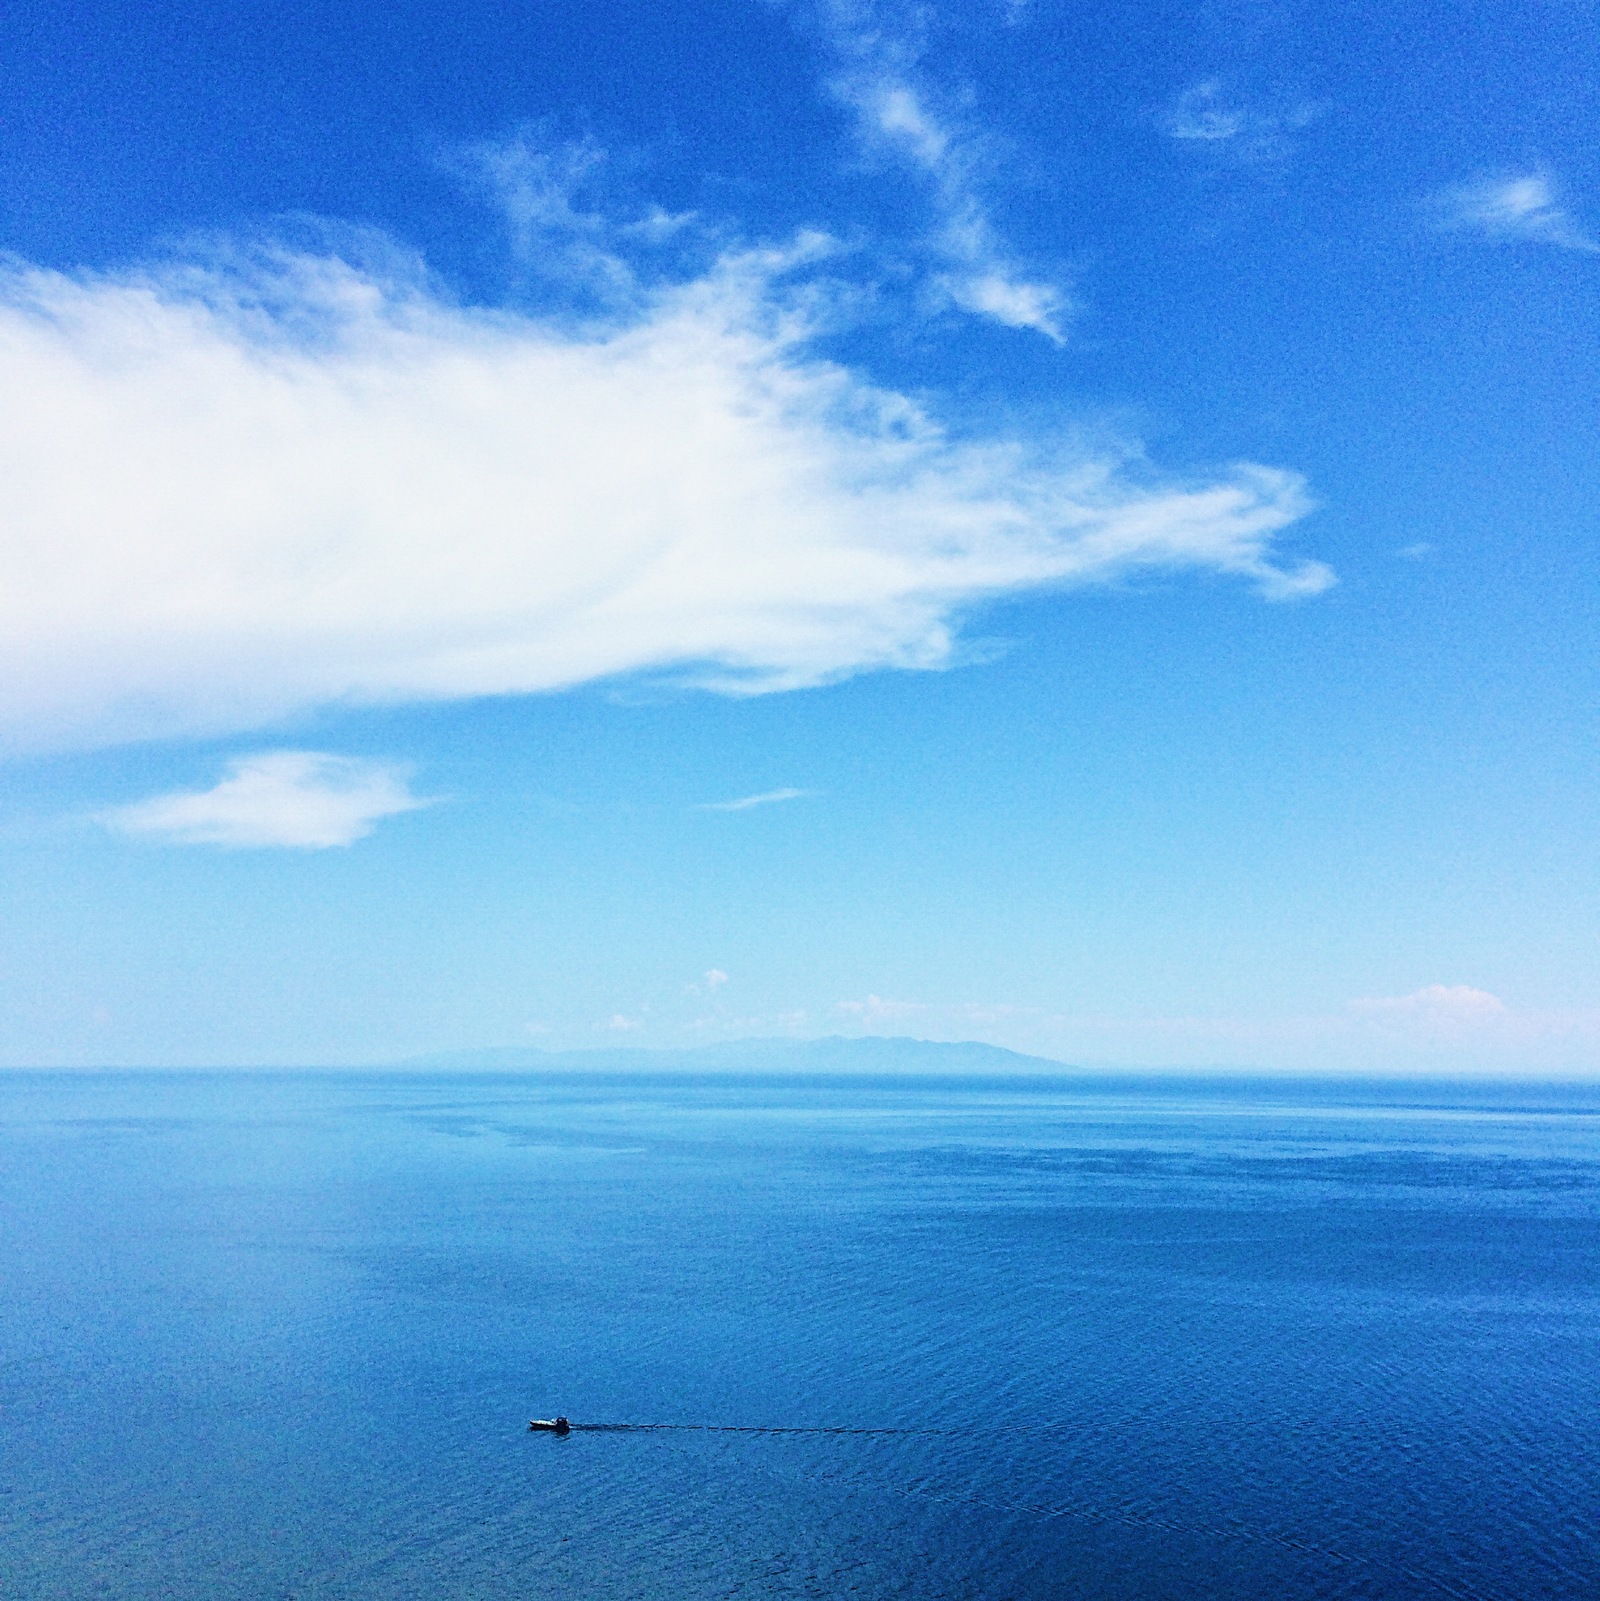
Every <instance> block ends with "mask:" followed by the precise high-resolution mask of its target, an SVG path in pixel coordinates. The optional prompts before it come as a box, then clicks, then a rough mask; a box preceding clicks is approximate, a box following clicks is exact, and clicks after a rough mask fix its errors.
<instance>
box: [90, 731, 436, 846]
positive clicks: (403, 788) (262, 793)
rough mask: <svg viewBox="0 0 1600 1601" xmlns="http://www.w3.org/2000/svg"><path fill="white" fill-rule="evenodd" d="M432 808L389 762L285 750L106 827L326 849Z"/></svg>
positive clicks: (203, 840) (123, 812)
mask: <svg viewBox="0 0 1600 1601" xmlns="http://www.w3.org/2000/svg"><path fill="white" fill-rule="evenodd" d="M428 804H429V802H428V801H426V800H424V799H420V798H419V797H418V796H416V795H413V794H412V793H411V790H410V787H409V784H408V782H407V778H406V774H405V771H404V770H403V769H402V768H399V767H395V766H393V765H391V764H389V763H386V762H374V761H363V760H358V759H356V758H354V757H349V756H330V755H327V754H326V753H324V752H321V751H308V750H278V751H263V752H260V753H258V754H256V755H253V756H241V757H237V758H235V759H234V760H233V761H231V762H229V764H228V768H227V773H226V776H225V777H223V778H222V779H221V780H220V781H219V782H218V783H217V784H215V785H213V786H212V788H210V789H204V790H180V791H177V792H176V793H173V794H168V795H157V796H155V797H153V798H152V799H150V800H145V801H139V802H137V803H136V804H134V805H132V806H121V807H118V808H116V809H115V810H113V811H110V812H106V813H104V814H103V816H102V818H101V821H102V822H104V823H105V824H106V825H107V826H108V827H110V828H112V829H115V830H116V831H117V832H119V833H124V834H142V835H146V836H148V837H151V838H154V839H159V840H164V841H166V842H167V843H169V844H177V845H223V846H233V847H239V848H247V847H267V846H279V847H289V848H292V849H297V850H325V849H328V848H329V847H331V846H338V845H353V844H354V843H355V842H356V841H357V840H358V839H363V838H365V837H366V836H367V835H368V834H370V833H371V832H372V829H373V826H374V825H375V824H376V823H377V822H379V821H380V820H381V819H382V818H385V817H395V816H398V815H399V814H400V813H402V812H411V811H416V810H417V809H418V808H419V807H422V806H426V805H428Z"/></svg>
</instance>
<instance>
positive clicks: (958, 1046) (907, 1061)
mask: <svg viewBox="0 0 1600 1601" xmlns="http://www.w3.org/2000/svg"><path fill="white" fill-rule="evenodd" d="M395 1065H396V1066H399V1067H406V1068H432V1069H435V1070H437V1071H441V1072H450V1071H455V1072H519V1071H520V1072H543V1073H596V1072H598V1073H797V1074H809V1073H819V1074H841V1075H842V1074H862V1075H865V1074H873V1073H885V1074H929V1075H938V1074H947V1075H967V1074H982V1075H985V1076H997V1077H1006V1076H1017V1077H1021V1076H1025V1075H1026V1076H1037V1075H1044V1074H1051V1075H1058V1074H1061V1073H1071V1072H1076V1071H1081V1070H1080V1069H1075V1068H1072V1067H1069V1066H1068V1065H1067V1064H1066V1063H1065V1062H1057V1061H1053V1060H1051V1059H1050V1058H1049V1057H1045V1056H1025V1055H1024V1054H1023V1053H1022V1052H1020V1051H1008V1050H1006V1049H1005V1047H1004V1046H1001V1045H985V1044H983V1043H982V1042H981V1041H978V1040H961V1041H954V1042H952V1041H945V1040H917V1039H910V1038H908V1037H906V1036H905V1035H894V1036H876V1035H872V1036H866V1037H861V1036H845V1035H842V1034H832V1035H829V1036H827V1037H826V1038H824V1039H814V1040H794V1039H751V1040H723V1041H719V1042H718V1043H717V1044H715V1045H699V1046H695V1047H693V1048H692V1049H688V1050H665V1049H650V1048H647V1047H643V1046H600V1047H597V1048H595V1049H592V1050H577V1051H545V1050H540V1049H538V1048H537V1047H536V1046H528V1045H502V1046H490V1047H486V1048H483V1049H479V1050H466V1051H436V1052H432V1053H430V1054H429V1055H426V1056H414V1057H410V1058H408V1059H407V1060H405V1061H403V1062H399V1063H397V1064H395Z"/></svg>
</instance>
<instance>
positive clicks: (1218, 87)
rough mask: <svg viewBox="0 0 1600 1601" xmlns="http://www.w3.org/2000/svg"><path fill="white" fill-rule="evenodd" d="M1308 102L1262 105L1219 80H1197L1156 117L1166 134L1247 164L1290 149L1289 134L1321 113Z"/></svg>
mask: <svg viewBox="0 0 1600 1601" xmlns="http://www.w3.org/2000/svg"><path fill="white" fill-rule="evenodd" d="M1323 109H1324V108H1323V107H1321V106H1318V105H1311V104H1300V105H1291V106H1276V107H1270V108H1269V107H1264V106H1261V105H1259V104H1250V103H1247V102H1246V101H1245V100H1243V99H1241V98H1239V97H1238V96H1236V95H1233V94H1230V93H1229V92H1228V90H1227V89H1225V88H1224V86H1223V85H1222V83H1221V82H1220V81H1218V80H1217V79H1214V78H1213V79H1208V80H1206V81H1205V82H1203V83H1197V84H1195V85H1193V86H1192V87H1191V88H1189V89H1186V90H1184V92H1183V93H1182V94H1181V95H1179V96H1178V97H1177V99H1176V100H1174V101H1173V102H1172V103H1171V104H1170V105H1169V106H1167V107H1166V109H1165V110H1164V111H1162V112H1160V113H1159V114H1158V116H1157V118H1156V121H1157V125H1158V126H1159V127H1160V128H1161V130H1162V132H1164V133H1165V134H1166V135H1167V136H1168V138H1171V139H1177V140H1179V141H1181V142H1183V143H1186V144H1191V145H1194V146H1196V147H1197V148H1203V149H1209V150H1211V151H1213V152H1215V153H1217V154H1218V155H1225V156H1226V157H1227V158H1228V159H1230V160H1233V161H1238V162H1243V163H1246V164H1267V163H1272V164H1275V163H1278V162H1281V161H1282V160H1283V159H1284V158H1286V157H1287V156H1288V155H1289V154H1290V153H1291V151H1292V149H1293V141H1292V139H1291V138H1290V135H1291V134H1293V133H1294V132H1296V131H1298V130H1299V129H1301V128H1305V127H1307V126H1308V125H1309V124H1311V123H1313V122H1315V121H1316V120H1317V118H1318V117H1319V116H1321V115H1322V112H1323Z"/></svg>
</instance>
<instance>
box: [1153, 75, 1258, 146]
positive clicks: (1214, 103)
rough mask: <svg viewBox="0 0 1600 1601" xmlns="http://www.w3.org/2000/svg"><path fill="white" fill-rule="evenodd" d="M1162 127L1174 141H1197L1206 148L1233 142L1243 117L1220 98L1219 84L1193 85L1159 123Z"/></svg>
mask: <svg viewBox="0 0 1600 1601" xmlns="http://www.w3.org/2000/svg"><path fill="white" fill-rule="evenodd" d="M1162 126H1163V127H1164V128H1165V129H1166V131H1167V133H1168V135H1169V136H1170V137H1172V138H1174V139H1198V140H1201V141H1203V142H1205V143H1207V144H1210V143H1214V142H1216V141H1218V140H1222V139H1236V138H1238V136H1239V135H1240V134H1241V133H1242V132H1243V131H1244V127H1245V115H1244V112H1243V110H1242V109H1240V108H1239V107H1237V106H1230V105H1228V104H1227V102H1226V101H1225V100H1224V98H1223V94H1222V85H1221V84H1219V83H1215V82H1211V83H1197V84H1196V85H1195V86H1194V87H1193V88H1192V89H1186V90H1185V91H1184V92H1183V93H1182V94H1181V95H1179V96H1178V98H1177V100H1176V101H1174V102H1173V105H1172V108H1171V109H1170V110H1169V111H1168V112H1167V114H1166V116H1165V117H1164V118H1163V119H1162Z"/></svg>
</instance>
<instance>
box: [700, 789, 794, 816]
mask: <svg viewBox="0 0 1600 1601" xmlns="http://www.w3.org/2000/svg"><path fill="white" fill-rule="evenodd" d="M811 793H812V791H811V790H809V789H768V790H763V791H762V792H761V793H760V794H759V795H741V796H740V797H739V799H738V800H726V801H706V802H705V803H704V804H702V805H700V806H697V807H695V810H696V811H697V812H748V811H750V810H751V809H752V808H753V807H756V806H771V805H772V804H774V803H775V802H777V801H791V800H799V799H800V798H801V797H802V796H805V795H810V794H811Z"/></svg>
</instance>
